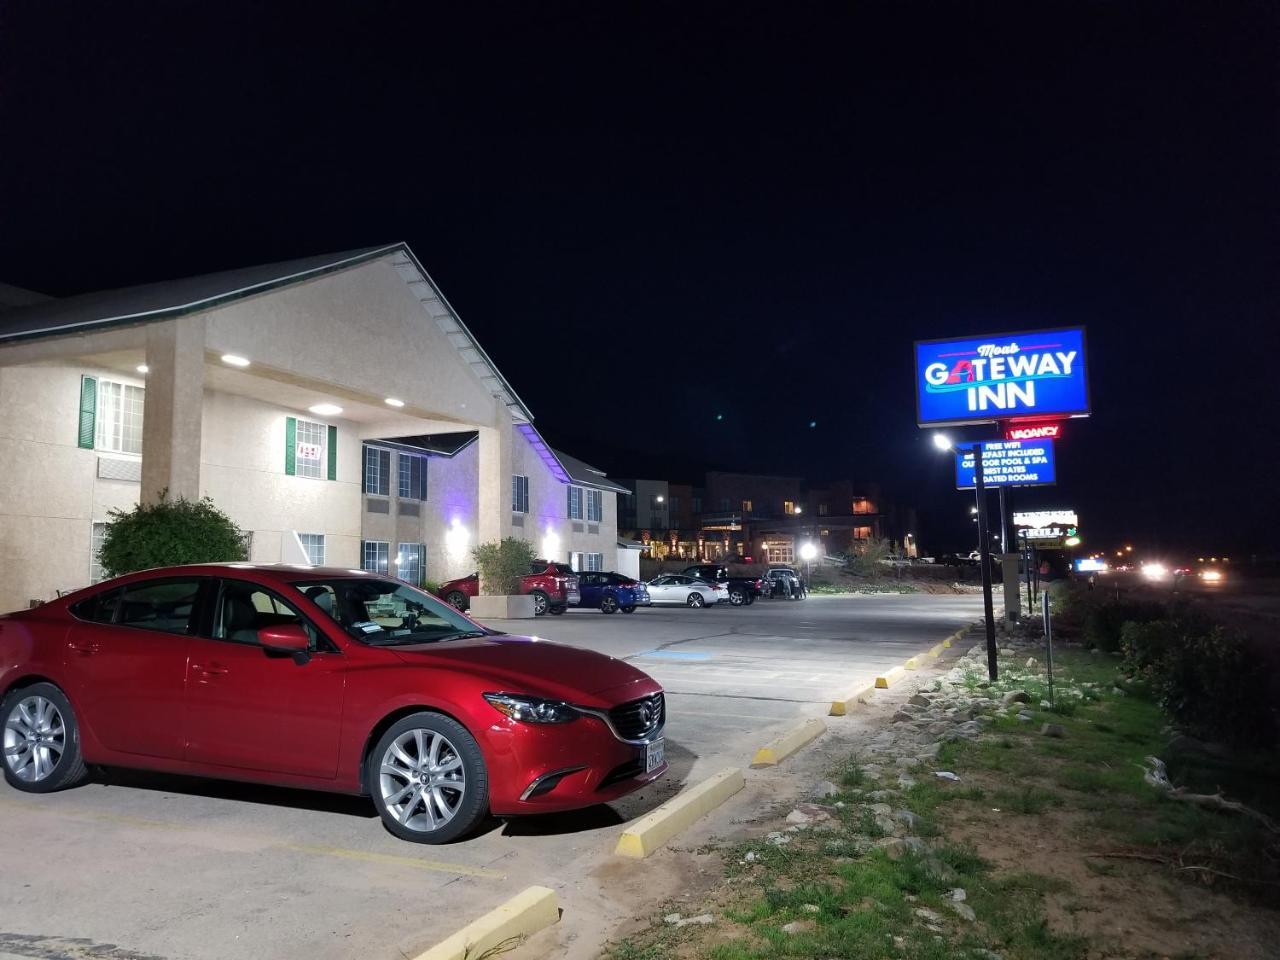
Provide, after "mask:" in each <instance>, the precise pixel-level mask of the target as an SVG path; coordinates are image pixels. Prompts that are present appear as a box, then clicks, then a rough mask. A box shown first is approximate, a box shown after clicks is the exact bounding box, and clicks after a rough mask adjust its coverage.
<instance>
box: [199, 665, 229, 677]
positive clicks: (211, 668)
mask: <svg viewBox="0 0 1280 960" xmlns="http://www.w3.org/2000/svg"><path fill="white" fill-rule="evenodd" d="M191 669H192V670H193V671H195V672H196V673H203V674H204V675H205V676H206V677H221V676H224V675H225V674H226V673H227V668H226V667H220V666H218V665H217V664H214V663H211V664H208V665H205V664H200V663H193V664H192V665H191Z"/></svg>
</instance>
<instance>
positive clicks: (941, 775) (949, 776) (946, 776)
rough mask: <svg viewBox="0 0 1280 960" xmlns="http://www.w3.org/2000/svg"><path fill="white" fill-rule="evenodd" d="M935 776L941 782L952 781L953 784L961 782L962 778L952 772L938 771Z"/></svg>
mask: <svg viewBox="0 0 1280 960" xmlns="http://www.w3.org/2000/svg"><path fill="white" fill-rule="evenodd" d="M933 775H934V776H935V777H937V778H938V779H939V780H950V781H951V782H953V783H959V782H960V777H959V776H957V775H956V774H954V773H952V772H951V771H950V770H937V771H935V772H934V774H933Z"/></svg>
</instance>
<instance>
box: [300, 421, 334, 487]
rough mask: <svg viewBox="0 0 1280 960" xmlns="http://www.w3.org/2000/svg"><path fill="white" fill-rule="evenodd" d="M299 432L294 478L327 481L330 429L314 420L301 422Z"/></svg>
mask: <svg viewBox="0 0 1280 960" xmlns="http://www.w3.org/2000/svg"><path fill="white" fill-rule="evenodd" d="M297 430H298V432H297V444H296V448H295V449H296V450H297V458H296V459H295V461H294V476H298V477H310V478H311V479H313V480H323V479H325V476H326V473H327V466H326V465H327V462H328V460H327V454H328V447H329V429H328V427H326V426H325V425H324V424H323V423H316V422H315V421H314V420H299V421H298V427H297Z"/></svg>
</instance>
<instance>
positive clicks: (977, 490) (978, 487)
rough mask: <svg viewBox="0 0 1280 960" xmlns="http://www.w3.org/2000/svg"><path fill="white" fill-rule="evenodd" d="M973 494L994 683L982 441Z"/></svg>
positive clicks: (975, 455) (989, 666) (977, 453)
mask: <svg viewBox="0 0 1280 960" xmlns="http://www.w3.org/2000/svg"><path fill="white" fill-rule="evenodd" d="M973 480H974V484H973V486H974V495H975V496H976V497H977V498H978V561H979V562H980V563H981V564H982V609H983V612H984V614H985V615H986V620H987V624H986V625H987V675H988V677H989V678H990V679H991V681H992V682H993V683H994V682H995V681H996V679H997V678H998V675H999V672H1000V668H999V666H998V664H997V660H996V655H997V651H996V617H995V612H994V610H993V609H992V604H991V541H990V539H989V537H990V534H989V533H988V529H987V488H986V484H984V483H983V482H982V442H981V441H979V442H978V443H975V444H974V445H973Z"/></svg>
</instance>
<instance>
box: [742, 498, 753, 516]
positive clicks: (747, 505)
mask: <svg viewBox="0 0 1280 960" xmlns="http://www.w3.org/2000/svg"><path fill="white" fill-rule="evenodd" d="M753 509H755V508H754V506H753V505H752V503H751V501H750V500H743V501H742V512H743V513H750V512H751V511H752V510H753Z"/></svg>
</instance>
